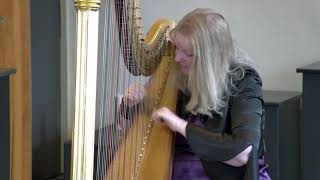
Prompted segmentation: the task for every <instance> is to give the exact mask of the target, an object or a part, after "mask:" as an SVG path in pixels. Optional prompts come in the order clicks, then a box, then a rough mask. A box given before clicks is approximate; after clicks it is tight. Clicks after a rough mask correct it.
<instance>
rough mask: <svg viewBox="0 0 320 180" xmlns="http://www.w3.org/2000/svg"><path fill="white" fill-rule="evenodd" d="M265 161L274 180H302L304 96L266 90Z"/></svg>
mask: <svg viewBox="0 0 320 180" xmlns="http://www.w3.org/2000/svg"><path fill="white" fill-rule="evenodd" d="M263 96H264V101H265V110H266V112H265V115H266V120H265V141H266V155H265V156H266V160H267V162H268V164H269V173H270V175H271V177H272V180H286V179H290V180H300V179H301V161H300V147H301V145H300V144H301V140H300V122H301V121H300V119H301V115H300V114H301V113H300V107H301V105H300V104H301V103H300V102H301V93H299V92H285V91H264V92H263Z"/></svg>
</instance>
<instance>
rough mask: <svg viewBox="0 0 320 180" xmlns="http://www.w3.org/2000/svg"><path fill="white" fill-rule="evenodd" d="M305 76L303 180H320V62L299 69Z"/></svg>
mask: <svg viewBox="0 0 320 180" xmlns="http://www.w3.org/2000/svg"><path fill="white" fill-rule="evenodd" d="M297 72H298V73H302V74H303V87H302V88H303V93H302V98H303V102H302V126H301V127H302V129H301V140H302V156H301V160H302V179H303V180H319V179H320V153H319V152H320V143H319V140H320V129H319V127H320V115H319V112H320V106H319V102H320V62H316V63H313V64H310V65H307V66H304V67H301V68H298V69H297Z"/></svg>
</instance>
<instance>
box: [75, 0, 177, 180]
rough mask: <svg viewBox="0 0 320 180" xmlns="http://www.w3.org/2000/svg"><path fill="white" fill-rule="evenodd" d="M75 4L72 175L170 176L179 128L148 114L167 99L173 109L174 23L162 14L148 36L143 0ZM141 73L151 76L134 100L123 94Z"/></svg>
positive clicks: (163, 179) (144, 178) (90, 0)
mask: <svg viewBox="0 0 320 180" xmlns="http://www.w3.org/2000/svg"><path fill="white" fill-rule="evenodd" d="M100 6H101V7H102V8H100ZM75 7H76V10H77V54H76V57H77V71H76V72H77V75H76V93H75V94H76V98H75V111H74V128H73V134H72V168H71V170H72V172H71V176H72V179H77V180H78V179H110V180H117V179H124V180H129V179H139V180H154V179H156V180H157V179H159V180H160V179H161V180H167V179H170V175H171V159H172V158H171V156H172V136H173V135H172V132H171V131H170V130H169V128H168V127H166V126H164V125H160V124H155V123H153V121H152V120H151V118H150V116H151V113H152V111H153V110H154V109H156V108H159V107H161V106H166V107H168V108H170V109H171V110H172V111H175V106H176V96H177V90H176V86H175V84H176V83H175V82H174V77H173V74H174V72H175V71H176V65H175V64H174V61H173V55H174V47H173V45H172V44H171V43H170V42H168V40H167V33H168V31H169V30H170V29H172V28H173V26H174V22H173V21H170V20H166V19H162V20H158V21H157V22H156V23H154V24H153V26H152V27H151V29H150V30H149V31H148V33H147V35H146V36H145V37H144V35H143V33H142V31H141V15H140V14H141V13H140V10H141V8H140V2H139V1H137V0H105V1H103V2H100V0H75ZM99 11H100V12H102V13H105V15H101V14H100V15H99ZM99 17H100V21H99ZM99 22H100V25H99V26H103V28H101V27H99V26H98V24H99ZM98 29H99V31H100V30H101V29H103V31H100V32H99V33H98ZM98 34H99V35H101V36H98ZM98 44H99V46H98ZM98 49H99V51H98ZM130 74H131V75H130ZM132 75H134V76H137V77H136V78H133V77H132ZM141 76H146V77H148V76H150V79H152V80H149V84H150V85H149V86H148V88H147V93H146V94H147V95H146V97H145V98H144V99H143V102H141V103H139V104H138V105H135V106H133V107H129V106H127V104H126V102H125V101H123V100H121V98H118V97H119V95H121V94H123V92H124V90H125V89H126V88H127V87H128V84H131V83H133V82H135V83H137V79H138V80H141V79H143V80H145V79H144V78H141ZM150 82H151V83H150ZM119 102H121V103H119ZM121 112H122V113H121Z"/></svg>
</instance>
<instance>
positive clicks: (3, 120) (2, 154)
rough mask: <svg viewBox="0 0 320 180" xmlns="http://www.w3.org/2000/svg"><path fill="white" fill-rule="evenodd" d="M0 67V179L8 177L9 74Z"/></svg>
mask: <svg viewBox="0 0 320 180" xmlns="http://www.w3.org/2000/svg"><path fill="white" fill-rule="evenodd" d="M13 73H15V70H14V69H4V68H1V67H0V179H10V90H9V86H10V83H9V80H10V78H9V77H10V75H11V74H13Z"/></svg>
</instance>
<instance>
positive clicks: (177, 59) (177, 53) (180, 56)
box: [174, 52, 183, 62]
mask: <svg viewBox="0 0 320 180" xmlns="http://www.w3.org/2000/svg"><path fill="white" fill-rule="evenodd" d="M174 59H175V61H176V62H181V61H183V56H182V54H181V53H179V52H176V54H175V58H174Z"/></svg>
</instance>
